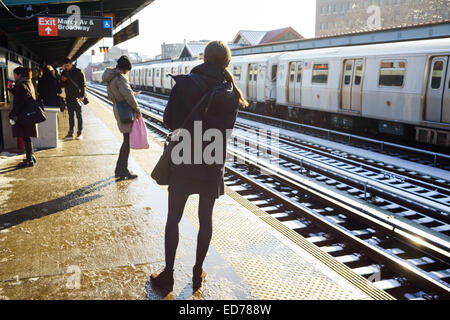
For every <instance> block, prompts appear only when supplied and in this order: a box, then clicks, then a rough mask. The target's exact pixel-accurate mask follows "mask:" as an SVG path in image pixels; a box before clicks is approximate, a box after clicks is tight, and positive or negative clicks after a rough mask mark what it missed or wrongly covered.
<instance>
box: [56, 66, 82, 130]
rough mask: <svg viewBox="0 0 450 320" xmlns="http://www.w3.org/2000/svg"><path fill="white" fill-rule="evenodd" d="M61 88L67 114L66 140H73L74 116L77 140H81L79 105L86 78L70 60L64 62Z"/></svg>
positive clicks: (80, 111) (80, 110)
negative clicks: (76, 125)
mask: <svg viewBox="0 0 450 320" xmlns="http://www.w3.org/2000/svg"><path fill="white" fill-rule="evenodd" d="M61 87H63V88H64V90H65V92H66V102H67V111H68V112H69V132H68V133H67V135H66V137H65V138H66V139H71V138H73V133H74V131H73V130H74V127H75V114H76V115H77V120H78V132H77V136H76V138H77V139H81V138H82V133H83V115H82V109H81V103H82V101H83V99H84V97H85V96H86V78H85V76H84V73H83V71H81V70H80V69H78V68H76V67H74V66H73V63H72V61H71V60H70V59H68V58H66V59H65V60H64V71H63V73H62V75H61Z"/></svg>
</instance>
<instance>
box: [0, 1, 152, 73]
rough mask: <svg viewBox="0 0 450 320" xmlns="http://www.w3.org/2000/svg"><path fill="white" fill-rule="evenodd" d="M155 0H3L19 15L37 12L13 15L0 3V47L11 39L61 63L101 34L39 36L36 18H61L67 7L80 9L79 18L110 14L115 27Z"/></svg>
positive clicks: (37, 55) (41, 58) (36, 55)
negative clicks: (96, 35)
mask: <svg viewBox="0 0 450 320" xmlns="http://www.w3.org/2000/svg"><path fill="white" fill-rule="evenodd" d="M153 1H154V0H107V1H104V0H102V1H100V0H78V1H57V0H41V1H38V0H28V1H23V0H3V3H4V4H5V5H6V6H7V7H8V8H9V10H10V11H11V12H12V13H13V14H14V15H16V16H18V17H22V18H23V17H27V16H31V15H32V14H34V15H37V16H35V17H33V18H31V19H27V20H22V19H18V18H15V17H14V16H13V15H12V14H11V13H9V12H7V10H6V9H5V8H4V6H2V5H1V4H0V46H6V45H5V43H6V44H7V43H8V42H9V41H14V42H16V43H17V44H19V45H20V46H23V47H25V48H27V49H28V50H29V51H30V52H31V53H33V55H34V57H33V58H34V59H36V60H39V61H42V62H43V61H46V62H47V63H52V64H54V65H61V64H62V61H63V60H64V58H65V57H69V58H71V59H73V60H75V59H77V58H78V57H79V56H80V55H82V54H83V53H84V52H86V51H87V50H88V49H89V48H90V47H91V46H93V45H94V44H96V43H97V42H98V41H99V40H100V39H101V37H82V36H81V37H59V36H58V37H42V36H39V34H38V17H45V16H52V17H55V16H56V17H64V16H66V17H67V16H69V15H68V7H69V6H71V5H76V6H78V7H79V8H80V11H81V12H80V14H81V17H82V18H84V17H91V18H97V19H100V18H103V17H111V18H112V20H113V22H114V28H117V27H118V26H120V25H121V24H123V23H125V22H126V21H127V20H129V19H130V18H131V17H132V16H133V15H135V14H136V13H138V12H139V11H140V10H142V9H143V8H145V7H146V6H147V5H149V4H150V3H151V2H153Z"/></svg>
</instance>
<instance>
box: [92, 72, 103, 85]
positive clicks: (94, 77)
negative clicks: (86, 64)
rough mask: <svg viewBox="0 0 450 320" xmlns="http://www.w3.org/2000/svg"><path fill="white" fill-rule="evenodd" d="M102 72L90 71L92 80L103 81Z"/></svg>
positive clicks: (95, 81)
mask: <svg viewBox="0 0 450 320" xmlns="http://www.w3.org/2000/svg"><path fill="white" fill-rule="evenodd" d="M103 72H104V70H100V71H94V72H92V82H94V83H102V82H103V81H102V76H103Z"/></svg>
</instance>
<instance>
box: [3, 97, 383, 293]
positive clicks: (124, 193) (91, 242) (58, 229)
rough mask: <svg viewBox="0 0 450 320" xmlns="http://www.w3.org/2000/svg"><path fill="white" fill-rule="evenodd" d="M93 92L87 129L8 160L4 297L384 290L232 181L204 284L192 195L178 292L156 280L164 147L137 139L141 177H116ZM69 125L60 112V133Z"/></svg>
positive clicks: (116, 141) (116, 139)
mask: <svg viewBox="0 0 450 320" xmlns="http://www.w3.org/2000/svg"><path fill="white" fill-rule="evenodd" d="M90 100H91V101H92V102H91V103H90V104H89V106H87V107H84V109H83V112H84V124H85V130H84V134H83V135H84V138H83V140H67V141H63V140H61V141H60V142H59V146H58V148H56V149H51V150H42V151H38V152H37V153H36V157H37V160H38V163H37V165H36V166H35V167H33V168H26V169H20V170H17V169H15V168H14V166H15V165H16V164H17V163H18V162H19V161H20V160H21V159H22V158H23V156H17V157H10V158H2V159H0V299H220V300H222V299H244V300H253V299H372V298H377V297H378V298H379V297H382V298H383V297H384V298H385V296H383V292H381V291H380V290H377V289H376V288H374V287H373V286H371V284H370V283H369V282H368V281H366V280H365V279H363V278H362V277H360V276H358V275H356V274H351V275H350V276H348V272H349V270H350V269H348V270H347V269H345V268H344V267H345V266H344V265H338V267H339V268H341V269H342V270H343V271H342V272H336V270H337V269H336V268H332V267H330V265H327V264H326V263H323V262H322V261H319V260H317V259H316V258H315V257H314V255H313V254H311V252H312V251H310V249H311V248H312V247H311V246H313V245H312V244H311V245H309V244H305V246H303V247H302V246H301V245H300V246H299V245H298V244H296V243H295V241H292V239H290V238H292V237H293V238H295V239H297V240H296V241H297V242H298V241H300V242H298V243H300V244H302V243H304V242H302V241H303V240H302V239H301V237H300V238H299V236H298V235H297V236H295V235H294V236H290V235H289V232H288V231H286V230H284V231H283V230H281V231H282V232H280V231H279V230H277V229H276V227H275V228H274V224H276V222H273V221H272V220H270V217H267V216H264V214H262V213H259V214H258V213H257V209H254V208H253V209H252V208H251V206H245V203H244V205H243V202H241V200H242V199H239V197H237V196H236V194H234V193H233V192H232V191H231V190H227V194H226V195H225V196H223V197H221V198H220V200H219V201H218V202H216V206H215V211H214V233H213V239H212V243H211V247H210V250H209V253H208V256H207V258H206V261H205V265H204V269H205V271H206V272H207V274H208V277H207V281H206V284H205V285H204V287H203V288H202V289H200V290H199V291H197V292H195V293H193V292H192V280H191V276H192V266H193V264H194V260H195V248H196V240H197V231H198V220H197V217H196V215H197V214H196V213H197V211H196V210H197V201H198V197H197V196H192V197H191V198H190V200H189V202H188V204H187V206H186V211H185V215H184V217H183V219H182V221H181V224H180V244H179V246H178V251H177V260H176V265H175V288H174V292H173V293H171V294H169V295H168V296H162V295H161V294H160V293H159V292H158V291H157V290H155V289H154V288H153V287H152V286H151V285H150V282H149V278H150V274H151V273H153V272H157V271H160V270H162V268H163V267H164V226H165V220H166V214H167V192H166V189H165V188H162V187H160V186H158V185H156V184H155V183H154V182H153V180H152V179H151V178H150V177H149V174H150V172H151V170H152V168H153V166H154V164H155V163H156V161H157V159H158V158H159V155H160V153H161V151H162V148H161V146H160V145H158V144H157V142H156V141H153V140H150V144H151V147H150V149H149V150H145V151H134V150H133V151H132V153H131V157H130V161H129V168H130V170H132V171H133V172H135V173H136V174H138V175H139V178H138V179H137V180H134V181H116V180H115V179H114V174H113V173H114V168H115V163H116V160H117V157H118V150H119V148H120V145H121V134H120V132H119V131H118V130H117V126H116V123H115V119H114V116H113V114H112V112H111V110H110V108H109V107H107V106H104V105H103V104H101V103H99V101H98V100H96V99H95V98H93V97H92V98H91V99H90ZM67 124H68V119H67V116H66V115H60V119H59V126H60V127H59V132H60V138H61V139H62V137H63V136H64V135H65V133H66V132H67ZM242 201H244V200H242ZM255 213H257V214H255ZM271 224H272V225H271ZM283 232H284V233H283ZM292 232H293V231H292ZM299 239H300V240H299ZM305 241H306V240H305ZM312 250H313V251H314V250H315V249H314V248H313V249H312ZM322 255H323V254H322ZM333 263H334V262H333ZM339 268H338V269H339ZM342 274H347V276H344V277H343V276H342ZM355 279H356V280H355Z"/></svg>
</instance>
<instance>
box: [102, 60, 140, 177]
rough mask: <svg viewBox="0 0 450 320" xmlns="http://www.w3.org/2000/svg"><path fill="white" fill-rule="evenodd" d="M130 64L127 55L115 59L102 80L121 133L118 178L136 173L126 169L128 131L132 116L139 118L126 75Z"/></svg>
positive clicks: (116, 171) (133, 175) (128, 145)
mask: <svg viewBox="0 0 450 320" xmlns="http://www.w3.org/2000/svg"><path fill="white" fill-rule="evenodd" d="M131 68H132V66H131V62H130V60H129V59H128V57H127V56H122V57H120V58H119V60H117V66H116V67H115V68H107V69H106V70H105V72H104V73H103V76H102V80H103V82H105V83H106V84H107V91H108V98H109V100H111V101H112V102H113V104H114V106H113V111H114V116H115V117H116V120H117V127H118V128H119V130H120V132H121V133H123V143H122V147H121V148H120V153H119V158H118V159H117V164H116V170H115V176H116V178H119V179H136V178H137V175H135V174H133V173H132V172H130V171H129V170H128V157H129V155H130V132H131V127H132V125H133V117H134V118H137V119H139V118H140V117H141V110H140V108H139V105H138V103H137V101H136V98H135V96H136V95H137V93H134V92H133V90H132V89H131V87H130V83H129V80H128V77H127V74H128V72H130V70H131Z"/></svg>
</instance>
